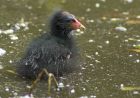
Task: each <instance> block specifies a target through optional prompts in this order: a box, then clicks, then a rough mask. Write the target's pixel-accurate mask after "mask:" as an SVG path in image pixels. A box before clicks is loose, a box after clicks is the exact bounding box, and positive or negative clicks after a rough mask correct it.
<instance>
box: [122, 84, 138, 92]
mask: <svg viewBox="0 0 140 98" xmlns="http://www.w3.org/2000/svg"><path fill="white" fill-rule="evenodd" d="M120 89H121V90H122V91H134V90H140V87H124V84H121V85H120Z"/></svg>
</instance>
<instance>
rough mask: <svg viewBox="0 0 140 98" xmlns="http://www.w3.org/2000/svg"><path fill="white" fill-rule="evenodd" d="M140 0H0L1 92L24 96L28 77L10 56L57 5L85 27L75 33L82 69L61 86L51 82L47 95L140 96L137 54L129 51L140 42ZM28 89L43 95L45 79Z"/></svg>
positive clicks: (1, 97) (5, 96)
mask: <svg viewBox="0 0 140 98" xmlns="http://www.w3.org/2000/svg"><path fill="white" fill-rule="evenodd" d="M139 4H140V1H139V0H80V1H79V0H36V1H35V0H0V52H1V53H0V98H11V97H17V98H19V97H21V98H23V96H24V98H27V96H25V95H26V94H27V93H28V86H30V84H31V80H25V79H21V78H20V77H18V76H17V75H16V73H15V66H14V62H16V61H17V60H18V59H20V57H22V54H23V53H24V51H25V49H26V46H27V45H28V43H29V42H30V41H31V40H32V39H33V38H34V37H37V36H39V35H40V34H41V33H43V32H44V31H45V29H46V27H45V24H46V22H47V21H48V19H49V15H50V14H51V12H52V11H54V10H55V9H64V10H67V11H69V12H71V13H73V14H74V15H76V16H77V17H78V18H79V19H80V20H81V21H82V23H83V24H84V25H85V26H86V28H87V29H86V30H85V31H79V32H77V33H75V37H76V41H77V43H78V47H79V48H80V50H81V51H80V52H81V56H82V58H83V62H84V63H83V64H82V69H81V70H80V71H78V72H75V73H72V74H69V75H67V76H64V77H63V79H62V81H61V82H62V83H63V84H64V86H65V87H64V88H63V89H62V90H61V91H59V92H57V91H56V90H55V87H54V86H52V91H51V96H52V97H54V98H140V89H138V87H140V55H139V53H137V52H134V51H129V50H130V49H134V46H136V45H137V44H140V42H139V39H140V32H139V31H140V28H139V26H140V13H139V11H140V7H139ZM4 51H5V52H4ZM125 87H130V88H133V89H127V90H124V89H122V88H125ZM136 88H137V89H136ZM32 95H33V96H34V97H35V98H45V97H47V96H48V95H47V81H41V82H40V83H39V84H38V86H37V88H36V89H35V90H34V91H33V93H32Z"/></svg>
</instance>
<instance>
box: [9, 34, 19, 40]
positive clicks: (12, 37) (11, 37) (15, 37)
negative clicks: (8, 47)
mask: <svg viewBox="0 0 140 98" xmlns="http://www.w3.org/2000/svg"><path fill="white" fill-rule="evenodd" d="M9 37H10V39H11V40H18V37H17V36H16V35H15V34H11V35H9Z"/></svg>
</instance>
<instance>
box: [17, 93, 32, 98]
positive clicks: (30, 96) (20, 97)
mask: <svg viewBox="0 0 140 98" xmlns="http://www.w3.org/2000/svg"><path fill="white" fill-rule="evenodd" d="M17 98H34V97H33V95H32V94H31V95H25V96H18V97H17Z"/></svg>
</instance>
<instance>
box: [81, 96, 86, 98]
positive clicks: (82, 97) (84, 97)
mask: <svg viewBox="0 0 140 98" xmlns="http://www.w3.org/2000/svg"><path fill="white" fill-rule="evenodd" d="M80 98H88V96H81V97H80Z"/></svg>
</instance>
